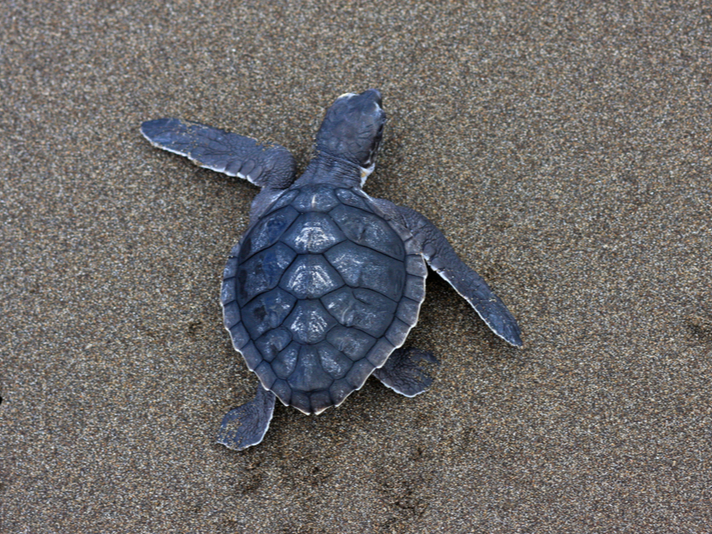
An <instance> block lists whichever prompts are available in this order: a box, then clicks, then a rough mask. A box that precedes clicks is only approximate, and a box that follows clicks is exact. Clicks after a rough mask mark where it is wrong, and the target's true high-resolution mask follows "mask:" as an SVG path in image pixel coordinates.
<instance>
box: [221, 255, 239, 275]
mask: <svg viewBox="0 0 712 534" xmlns="http://www.w3.org/2000/svg"><path fill="white" fill-rule="evenodd" d="M237 265H238V261H237V258H230V259H228V260H227V264H226V265H225V269H224V270H223V279H227V278H232V277H233V276H235V275H236V274H237Z"/></svg>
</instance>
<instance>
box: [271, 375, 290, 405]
mask: <svg viewBox="0 0 712 534" xmlns="http://www.w3.org/2000/svg"><path fill="white" fill-rule="evenodd" d="M272 392H273V393H274V394H275V395H277V398H278V399H279V400H280V401H281V402H282V404H284V405H285V406H289V402H290V401H291V400H292V388H290V387H289V384H287V382H286V381H285V380H279V379H278V380H276V381H275V383H274V384H272Z"/></svg>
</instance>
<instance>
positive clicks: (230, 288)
mask: <svg viewBox="0 0 712 534" xmlns="http://www.w3.org/2000/svg"><path fill="white" fill-rule="evenodd" d="M236 298H237V287H236V284H235V279H234V278H228V279H227V280H225V281H224V282H223V283H222V286H221V288H220V302H222V303H223V304H228V303H230V302H234V301H235V299H236Z"/></svg>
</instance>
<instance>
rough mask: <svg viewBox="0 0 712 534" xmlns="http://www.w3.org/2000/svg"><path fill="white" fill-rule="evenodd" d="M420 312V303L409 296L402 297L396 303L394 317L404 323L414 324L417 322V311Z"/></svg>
mask: <svg viewBox="0 0 712 534" xmlns="http://www.w3.org/2000/svg"><path fill="white" fill-rule="evenodd" d="M419 312H420V303H419V302H416V301H414V300H410V299H409V298H405V297H404V298H403V299H401V301H400V302H399V303H398V309H397V310H396V317H398V319H400V320H401V321H403V322H404V323H406V324H408V325H410V326H415V323H417V322H418V313H419Z"/></svg>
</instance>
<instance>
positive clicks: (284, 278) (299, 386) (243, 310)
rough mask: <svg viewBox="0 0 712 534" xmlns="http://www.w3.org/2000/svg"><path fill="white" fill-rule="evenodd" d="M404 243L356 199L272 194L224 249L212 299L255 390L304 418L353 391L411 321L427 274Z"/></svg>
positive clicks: (390, 224) (301, 192) (318, 192)
mask: <svg viewBox="0 0 712 534" xmlns="http://www.w3.org/2000/svg"><path fill="white" fill-rule="evenodd" d="M411 242H412V236H411V235H410V233H409V232H408V231H407V230H406V229H405V228H404V227H403V226H401V225H400V224H398V223H397V222H395V221H392V220H388V219H387V218H386V217H385V216H384V214H383V213H382V212H381V211H380V210H379V209H378V207H377V206H376V205H375V204H374V203H373V202H372V201H371V200H370V198H369V197H368V196H367V195H366V194H365V193H363V192H362V191H360V190H356V189H347V188H341V187H338V186H333V185H329V184H311V185H305V186H302V187H299V188H291V189H289V190H288V191H286V192H285V193H284V194H283V195H281V196H280V197H279V198H278V199H277V200H276V201H275V202H274V203H273V204H272V206H271V207H270V208H268V209H267V210H266V212H265V214H264V215H263V216H262V217H261V218H260V219H259V220H258V221H256V222H255V223H254V224H253V225H252V226H251V227H250V229H249V230H248V231H247V233H246V234H245V236H244V237H243V239H242V241H241V242H240V244H239V245H238V246H236V247H235V248H234V249H233V251H232V253H231V255H230V258H229V260H228V263H227V266H226V268H225V272H224V277H223V286H222V293H221V300H222V305H223V312H224V319H225V327H226V328H227V329H228V331H229V332H230V336H231V338H232V341H233V345H234V346H235V348H236V349H237V350H238V351H239V352H240V353H241V354H242V355H243V357H244V359H245V362H246V363H247V366H248V367H249V369H250V370H252V371H254V372H255V373H256V374H257V376H258V377H259V379H260V381H261V382H262V385H263V386H264V387H265V388H267V389H269V390H271V391H273V392H274V393H275V394H276V395H277V397H278V398H279V399H280V401H282V403H284V404H286V405H291V406H294V407H295V408H297V409H299V410H300V411H302V412H304V413H307V414H310V413H320V412H322V411H323V410H325V409H326V408H329V407H330V406H338V405H339V404H341V403H342V402H343V401H344V399H345V398H346V397H347V396H348V395H349V394H350V393H352V392H353V391H355V390H357V389H359V388H361V386H363V384H364V382H365V381H366V379H367V378H368V377H369V376H370V374H371V373H372V372H373V371H374V370H375V369H376V368H378V367H381V366H382V365H383V364H384V363H385V362H386V360H387V359H388V356H390V354H391V353H392V352H393V350H395V348H397V347H399V346H401V345H402V344H403V342H404V341H405V338H406V336H407V335H408V332H409V331H410V329H411V328H412V327H413V326H414V325H415V323H416V322H417V319H418V313H419V309H420V304H421V302H422V300H423V298H424V295H425V276H426V273H427V270H426V268H425V263H424V261H423V258H422V256H421V255H420V254H419V253H418V252H417V250H416V247H415V246H414V244H412V243H411Z"/></svg>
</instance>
